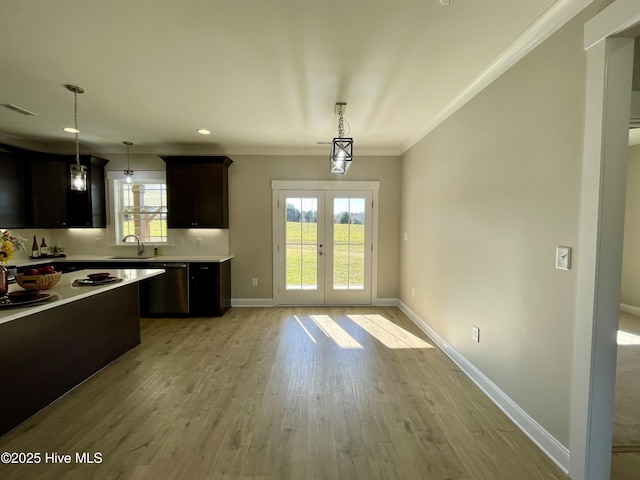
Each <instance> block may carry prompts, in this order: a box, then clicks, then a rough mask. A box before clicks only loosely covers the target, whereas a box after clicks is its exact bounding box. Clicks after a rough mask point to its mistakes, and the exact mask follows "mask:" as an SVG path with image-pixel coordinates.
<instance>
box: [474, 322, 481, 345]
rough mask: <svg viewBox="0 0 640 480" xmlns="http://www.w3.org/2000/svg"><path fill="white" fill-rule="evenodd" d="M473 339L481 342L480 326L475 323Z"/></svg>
mask: <svg viewBox="0 0 640 480" xmlns="http://www.w3.org/2000/svg"><path fill="white" fill-rule="evenodd" d="M472 338H473V341H474V342H477V343H480V328H479V327H476V326H475V325H474V326H473V336H472Z"/></svg>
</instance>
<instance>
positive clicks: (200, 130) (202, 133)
mask: <svg viewBox="0 0 640 480" xmlns="http://www.w3.org/2000/svg"><path fill="white" fill-rule="evenodd" d="M196 132H198V133H199V134H200V135H211V131H210V130H207V129H206V128H199V129H197V130H196Z"/></svg>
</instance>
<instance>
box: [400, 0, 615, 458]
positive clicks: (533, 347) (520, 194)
mask: <svg viewBox="0 0 640 480" xmlns="http://www.w3.org/2000/svg"><path fill="white" fill-rule="evenodd" d="M596 3H597V2H596ZM602 3H607V2H600V4H598V5H594V6H593V7H592V8H589V9H588V11H586V12H583V13H582V14H580V15H579V16H578V17H577V18H576V19H574V20H573V21H571V22H570V23H569V24H567V25H566V26H565V27H563V28H562V29H561V30H560V31H558V32H557V33H556V34H554V35H553V36H552V37H551V38H550V39H548V40H547V41H545V42H544V43H543V44H541V45H540V46H539V47H537V48H536V49H535V50H534V51H533V52H531V53H530V54H529V55H527V56H526V57H525V58H524V59H523V60H522V61H520V62H519V63H518V64H516V65H515V66H514V67H512V68H511V69H510V70H509V71H507V72H506V73H505V74H503V75H502V76H501V77H500V78H499V79H497V80H496V81H495V82H494V83H493V84H491V85H490V86H489V87H487V88H486V89H485V90H484V91H483V92H482V93H480V94H479V95H478V96H477V97H475V98H474V99H473V100H471V101H470V102H469V103H467V104H466V105H465V106H464V107H463V108H462V109H460V110H459V111H458V112H457V113H455V114H454V115H452V116H451V117H450V118H449V119H448V120H446V121H445V122H444V123H443V124H441V125H440V126H439V127H437V128H436V129H435V130H434V131H433V132H431V133H430V134H429V135H427V136H426V137H425V138H424V139H423V140H421V141H420V142H419V143H418V144H416V145H415V146H414V147H413V148H412V149H410V150H409V151H408V152H407V153H406V154H405V155H404V156H403V157H402V180H401V192H402V196H401V212H402V216H401V232H406V233H407V235H408V240H407V241H406V242H401V255H400V299H401V301H402V302H404V303H405V304H406V305H407V306H408V307H409V308H410V309H411V310H412V311H413V312H415V313H416V314H417V315H418V316H419V317H420V318H421V319H422V320H424V321H425V322H426V323H427V324H429V325H430V326H431V327H432V328H433V329H434V330H435V331H436V332H437V333H438V334H439V335H440V336H441V337H442V338H443V339H444V340H445V341H447V342H448V343H449V344H450V345H452V346H453V348H455V349H456V350H457V351H458V352H460V353H461V354H462V355H463V356H464V357H466V358H467V359H468V360H469V361H470V362H471V363H472V364H474V365H475V367H476V368H477V369H479V370H480V371H481V372H482V373H483V374H484V375H485V376H486V377H488V379H489V380H490V381H491V382H493V384H495V385H496V386H497V387H498V388H499V389H500V390H502V391H503V392H504V393H505V394H506V395H508V397H509V398H510V399H511V400H513V401H514V402H515V403H516V404H517V405H518V406H519V407H520V408H522V409H523V410H524V411H525V412H526V414H528V415H529V416H530V417H531V418H532V419H533V420H534V421H535V422H537V423H538V424H539V425H540V426H542V428H543V429H545V430H546V431H547V432H548V433H549V434H550V435H552V436H553V437H554V438H555V439H556V440H557V441H558V442H560V443H561V444H562V445H564V446H565V447H568V445H569V429H570V393H571V379H572V358H573V345H574V323H575V301H576V272H577V269H578V268H579V266H578V265H575V266H574V268H573V269H572V270H570V271H562V270H556V269H555V258H554V256H555V248H556V246H557V245H568V246H572V247H574V249H578V248H579V245H578V244H577V243H578V226H579V202H580V185H581V183H580V181H581V176H580V173H581V162H582V135H583V133H582V132H583V126H584V94H585V53H584V51H583V48H582V36H583V25H584V22H585V21H586V19H588V18H590V17H591V16H593V15H594V14H595V12H596V11H597V10H598V9H599V8H601V4H602ZM412 289H413V290H414V291H415V296H414V295H413V294H412ZM474 325H477V326H479V327H480V331H481V333H480V338H481V341H480V343H475V342H473V340H472V327H473V326H474Z"/></svg>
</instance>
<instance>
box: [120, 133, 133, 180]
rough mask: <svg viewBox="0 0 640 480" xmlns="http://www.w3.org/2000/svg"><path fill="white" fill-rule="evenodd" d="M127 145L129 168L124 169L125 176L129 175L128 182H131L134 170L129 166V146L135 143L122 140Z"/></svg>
mask: <svg viewBox="0 0 640 480" xmlns="http://www.w3.org/2000/svg"><path fill="white" fill-rule="evenodd" d="M122 143H124V144H125V145H126V146H127V169H126V170H125V171H124V174H125V176H126V177H127V183H131V177H133V170H131V168H130V167H129V147H130V146H131V145H133V143H131V142H122Z"/></svg>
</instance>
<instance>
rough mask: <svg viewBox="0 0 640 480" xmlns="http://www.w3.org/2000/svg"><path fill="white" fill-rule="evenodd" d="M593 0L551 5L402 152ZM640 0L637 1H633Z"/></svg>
mask: <svg viewBox="0 0 640 480" xmlns="http://www.w3.org/2000/svg"><path fill="white" fill-rule="evenodd" d="M592 1H593V0H559V1H558V2H556V3H554V4H553V5H552V6H551V7H549V8H548V9H547V10H546V11H545V12H544V13H543V14H542V15H540V17H539V18H538V20H536V21H535V22H534V23H532V24H531V26H530V27H529V28H527V29H526V30H525V31H524V32H522V33H521V34H520V35H519V36H518V37H517V38H516V39H515V40H514V41H513V42H511V44H510V45H509V46H508V47H507V48H505V49H504V50H503V51H502V53H501V54H500V55H498V56H497V57H496V58H495V59H494V60H493V61H492V62H491V63H489V65H487V66H486V67H485V68H484V69H483V70H482V71H480V73H479V74H478V75H477V76H476V77H475V78H474V79H473V80H472V81H471V82H470V83H469V84H467V86H466V87H465V88H464V89H462V90H461V91H460V93H459V94H458V95H456V96H455V97H454V98H452V99H451V100H450V101H449V102H448V103H447V104H446V105H445V106H444V107H442V108H441V109H440V110H439V111H438V112H436V113H435V114H434V115H432V116H431V117H430V118H429V119H428V120H427V121H426V122H425V123H423V124H422V125H421V126H420V127H419V128H418V129H416V130H415V131H414V132H413V134H412V135H411V136H410V137H408V138H407V139H406V140H405V141H404V142H403V143H402V145H401V147H400V152H401V154H403V153H405V152H406V151H407V150H409V149H410V148H411V147H413V146H414V145H415V144H416V143H418V142H419V141H420V140H421V139H422V138H424V137H425V136H426V135H427V134H428V133H430V132H431V131H432V130H433V129H435V128H436V127H437V126H438V125H440V124H441V123H442V122H444V121H445V120H446V119H447V118H449V117H450V116H451V115H452V114H453V113H455V112H456V111H457V110H458V109H460V108H461V107H462V106H463V105H464V104H465V103H467V102H468V101H469V100H471V99H472V98H473V97H475V96H476V95H477V94H478V93H480V92H481V91H482V90H484V88H485V87H487V86H488V85H489V84H491V83H492V82H493V81H494V80H495V79H497V78H498V77H499V76H500V75H502V74H503V73H504V72H506V71H507V70H508V69H509V68H511V67H512V66H513V65H514V64H515V63H517V62H518V61H519V60H521V59H522V58H523V57H524V56H525V55H527V54H528V53H529V52H530V51H531V50H533V49H534V48H535V47H537V46H538V45H540V44H541V43H542V42H543V41H544V40H546V39H547V38H549V36H551V35H552V34H553V33H554V32H556V31H557V30H558V29H559V28H560V27H562V26H563V25H564V24H565V23H567V22H568V21H569V20H571V19H572V18H573V17H575V16H576V15H577V14H578V13H580V12H581V11H582V10H583V9H584V8H585V7H587V6H588V5H589V4H590V3H591V2H592ZM629 1H636V2H637V0H629Z"/></svg>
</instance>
